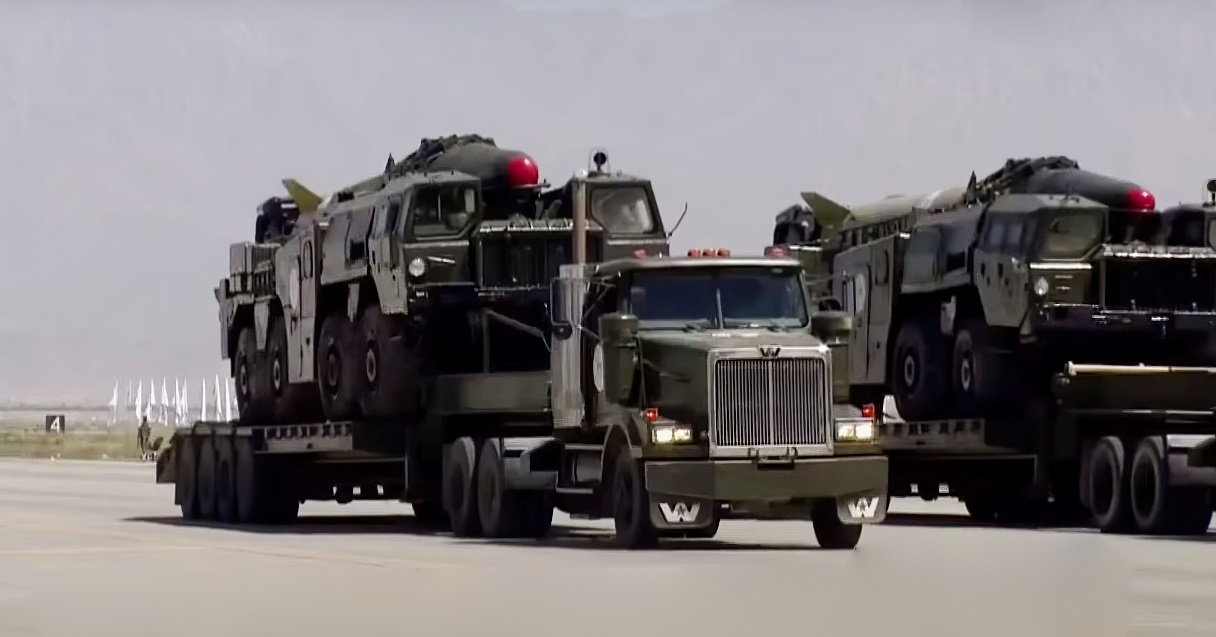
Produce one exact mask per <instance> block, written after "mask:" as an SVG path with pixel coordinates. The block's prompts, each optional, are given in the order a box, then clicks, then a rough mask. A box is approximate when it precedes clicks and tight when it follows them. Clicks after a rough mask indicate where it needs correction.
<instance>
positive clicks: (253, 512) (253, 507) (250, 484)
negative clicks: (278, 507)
mask: <svg viewBox="0 0 1216 637" xmlns="http://www.w3.org/2000/svg"><path fill="white" fill-rule="evenodd" d="M234 447H235V449H236V454H235V455H236V465H235V468H234V471H233V473H234V476H233V491H234V493H235V495H236V521H237V522H239V523H240V524H257V523H259V522H265V521H266V517H267V516H266V506H267V504H268V502H267V498H266V485H265V480H264V479H263V475H262V473H263V472H261V471H259V469H260V468H261V467H260V463H259V462H258V458H257V456H255V455H254V453H253V440H252V439H251V438H249V437H247V436H238V437H237V439H236V442H235V444H234Z"/></svg>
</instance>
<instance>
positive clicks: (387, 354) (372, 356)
mask: <svg viewBox="0 0 1216 637" xmlns="http://www.w3.org/2000/svg"><path fill="white" fill-rule="evenodd" d="M407 327H408V326H407V324H406V323H405V322H404V321H402V320H400V319H398V318H396V317H392V316H385V315H384V314H383V313H381V311H380V307H379V306H377V305H371V306H368V307H366V308H364V309H363V313H362V314H361V315H360V316H359V328H358V333H359V336H360V339H359V342H360V345H361V349H362V361H363V364H362V365H361V369H362V371H363V377H362V382H361V383H360V387H361V392H360V406H361V407H362V410H363V415H365V416H367V417H369V418H414V417H416V416H417V415H418V411H419V409H418V407H419V404H420V402H421V401H420V391H419V387H418V375H417V368H418V365H417V361H418V358H417V356H418V354H417V352H416V351H415V350H413V349H411V348H410V347H408V344H409V342H410V339H409V338H408V334H406V333H405V331H406V329H407Z"/></svg>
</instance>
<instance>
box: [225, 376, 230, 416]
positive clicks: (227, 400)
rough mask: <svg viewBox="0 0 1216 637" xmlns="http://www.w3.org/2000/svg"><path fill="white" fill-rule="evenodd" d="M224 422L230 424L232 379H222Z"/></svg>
mask: <svg viewBox="0 0 1216 637" xmlns="http://www.w3.org/2000/svg"><path fill="white" fill-rule="evenodd" d="M224 420H227V421H228V422H232V379H231V378H225V379H224Z"/></svg>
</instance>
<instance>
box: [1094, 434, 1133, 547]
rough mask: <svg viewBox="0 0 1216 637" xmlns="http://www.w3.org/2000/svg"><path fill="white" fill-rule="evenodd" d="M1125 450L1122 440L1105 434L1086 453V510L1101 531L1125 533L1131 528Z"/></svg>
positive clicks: (1131, 519) (1131, 518)
mask: <svg viewBox="0 0 1216 637" xmlns="http://www.w3.org/2000/svg"><path fill="white" fill-rule="evenodd" d="M1127 466H1128V462H1127V452H1126V450H1125V449H1124V445H1123V441H1122V440H1120V439H1118V438H1116V437H1114V436H1106V437H1103V438H1101V439H1099V440H1098V442H1097V444H1096V445H1094V448H1093V451H1092V452H1091V454H1090V456H1089V470H1088V471H1087V472H1086V473H1087V474H1088V481H1087V484H1086V487H1085V488H1086V489H1088V493H1087V495H1088V500H1089V513H1090V516H1091V517H1092V518H1093V522H1094V525H1095V526H1097V527H1098V530H1099V531H1101V532H1103V533H1125V532H1127V531H1129V530H1131V529H1132V528H1133V525H1134V523H1135V522H1134V519H1133V517H1132V507H1131V499H1130V498H1129V497H1128V475H1127V474H1128V471H1127Z"/></svg>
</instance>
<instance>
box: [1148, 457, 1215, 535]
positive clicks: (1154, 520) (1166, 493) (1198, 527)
mask: <svg viewBox="0 0 1216 637" xmlns="http://www.w3.org/2000/svg"><path fill="white" fill-rule="evenodd" d="M1167 453H1168V452H1167V450H1166V447H1165V444H1164V440H1162V438H1161V437H1160V436H1147V437H1145V438H1142V439H1141V440H1140V442H1139V443H1137V444H1136V449H1135V451H1134V452H1133V453H1132V459H1131V463H1130V465H1131V468H1130V475H1129V478H1128V490H1129V491H1128V498H1129V500H1130V502H1131V509H1132V517H1133V518H1134V519H1135V522H1136V530H1137V531H1139V532H1140V533H1144V534H1152V535H1200V534H1204V533H1207V530H1208V526H1209V524H1210V523H1211V519H1212V502H1211V500H1210V498H1209V494H1208V491H1207V490H1206V489H1203V488H1201V487H1193V486H1185V487H1184V486H1172V485H1171V484H1170V475H1169V458H1168V457H1167Z"/></svg>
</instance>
